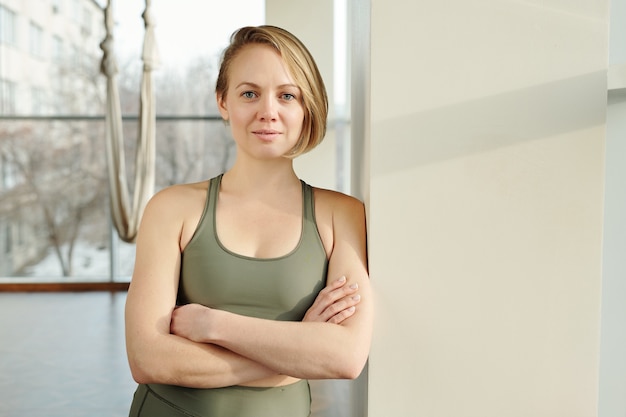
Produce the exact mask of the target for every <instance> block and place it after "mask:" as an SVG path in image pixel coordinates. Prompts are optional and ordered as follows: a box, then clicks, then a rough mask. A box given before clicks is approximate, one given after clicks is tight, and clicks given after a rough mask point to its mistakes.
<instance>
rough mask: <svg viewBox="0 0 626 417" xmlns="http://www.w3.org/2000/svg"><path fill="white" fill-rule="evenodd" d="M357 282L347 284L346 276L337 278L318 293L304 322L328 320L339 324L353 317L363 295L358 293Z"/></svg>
mask: <svg viewBox="0 0 626 417" xmlns="http://www.w3.org/2000/svg"><path fill="white" fill-rule="evenodd" d="M358 289H359V287H358V285H357V284H352V285H346V277H341V278H339V279H338V280H335V281H334V282H332V283H331V284H330V285H328V286H327V287H326V288H324V289H323V290H322V291H320V293H319V294H318V295H317V298H316V299H315V301H314V302H313V305H312V306H311V307H310V308H309V309H308V310H307V312H306V314H305V315H304V318H303V319H302V321H303V322H305V321H308V322H328V323H334V324H339V323H341V322H343V321H344V320H346V319H347V318H348V317H351V316H352V315H353V314H354V312H355V311H356V305H357V304H358V303H359V301H361V296H360V295H359V294H356V292H357V291H358Z"/></svg>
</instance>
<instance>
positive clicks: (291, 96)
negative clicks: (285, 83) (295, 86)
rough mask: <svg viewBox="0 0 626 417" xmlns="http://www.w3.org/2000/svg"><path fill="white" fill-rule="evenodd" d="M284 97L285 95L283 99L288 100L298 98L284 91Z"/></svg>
mask: <svg viewBox="0 0 626 417" xmlns="http://www.w3.org/2000/svg"><path fill="white" fill-rule="evenodd" d="M282 97H283V100H287V101H291V100H295V99H296V96H294V95H293V94H289V93H284V94H283V95H282Z"/></svg>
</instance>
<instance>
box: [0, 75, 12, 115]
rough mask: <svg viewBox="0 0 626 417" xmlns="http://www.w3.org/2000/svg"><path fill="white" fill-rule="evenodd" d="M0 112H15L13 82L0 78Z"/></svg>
mask: <svg viewBox="0 0 626 417" xmlns="http://www.w3.org/2000/svg"><path fill="white" fill-rule="evenodd" d="M0 114H15V83H14V82H11V81H7V80H0Z"/></svg>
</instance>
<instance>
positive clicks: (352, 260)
mask: <svg viewBox="0 0 626 417" xmlns="http://www.w3.org/2000/svg"><path fill="white" fill-rule="evenodd" d="M216 97H217V104H218V108H219V111H220V114H221V115H222V117H223V119H224V120H225V121H226V122H227V123H228V124H229V125H230V128H231V130H232V136H233V138H234V140H235V143H236V148H237V156H236V160H235V163H234V164H233V167H232V168H231V169H230V170H228V171H227V172H225V173H224V174H222V175H220V176H218V177H216V178H213V179H211V180H209V181H204V182H200V183H196V184H185V185H177V186H173V187H169V188H167V189H165V190H163V191H161V192H159V193H157V194H156V195H155V196H154V197H153V198H152V200H151V201H150V203H149V204H148V206H147V208H146V210H145V213H144V217H143V220H142V224H141V227H140V231H139V235H138V239H137V255H136V262H135V270H134V273H133V278H132V281H131V285H130V288H129V292H128V299H127V304H126V339H127V340H126V344H127V351H128V358H129V363H130V367H131V371H132V375H133V377H134V379H135V380H136V381H137V382H138V383H139V387H138V389H137V391H136V393H135V397H134V401H133V404H132V406H131V412H130V415H131V416H151V417H159V416H170V417H171V416H197V417H205V416H207V417H209V416H210V417H214V416H219V417H229V416H232V417H235V416H236V417H252V416H254V417H274V416H276V417H277V416H281V417H284V416H290V417H297V416H308V415H309V414H310V403H311V398H310V392H309V386H308V383H307V381H306V380H307V379H329V378H348V379H351V378H356V377H357V376H358V375H359V374H360V372H361V370H362V369H363V366H364V364H365V362H366V360H367V356H368V353H369V347H370V339H371V331H372V314H373V312H372V296H371V290H370V284H369V278H368V273H367V260H366V248H365V246H366V243H365V241H366V237H365V215H364V209H363V205H362V203H361V202H359V201H357V200H355V199H354V198H352V197H349V196H346V195H343V194H340V193H337V192H333V191H329V190H324V189H319V188H313V187H310V186H309V185H307V184H306V183H304V182H303V181H301V180H300V179H298V177H297V176H296V174H295V172H294V169H293V158H295V157H296V156H298V155H300V154H302V153H304V152H307V151H309V150H311V149H313V148H314V147H315V146H316V145H317V144H319V143H320V142H321V140H322V139H323V137H324V135H325V132H326V117H327V111H328V103H327V96H326V91H325V88H324V84H323V81H322V79H321V76H320V74H319V71H318V69H317V66H316V64H315V62H314V60H313V58H312V57H311V55H310V53H309V52H308V51H307V49H306V48H305V46H304V45H303V44H302V43H301V42H300V41H299V40H298V39H297V38H296V37H294V36H293V35H292V34H290V33H289V32H287V31H285V30H283V29H280V28H277V27H272V26H260V27H245V28H242V29H240V30H238V31H237V32H235V33H234V34H233V36H232V38H231V44H230V46H229V47H228V48H227V49H226V51H225V53H224V56H223V59H222V64H221V67H220V73H219V76H218V80H217V86H216Z"/></svg>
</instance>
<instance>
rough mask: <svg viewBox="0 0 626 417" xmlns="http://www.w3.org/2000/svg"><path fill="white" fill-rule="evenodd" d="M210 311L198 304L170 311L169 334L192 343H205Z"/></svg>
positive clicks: (186, 305)
mask: <svg viewBox="0 0 626 417" xmlns="http://www.w3.org/2000/svg"><path fill="white" fill-rule="evenodd" d="M210 313H211V309H210V308H209V307H205V306H203V305H200V304H185V305H183V306H180V307H176V308H175V309H174V311H172V319H171V321H170V333H171V334H175V335H176V336H180V337H184V338H185V339H189V340H191V341H193V342H199V343H206V340H207V337H208V336H207V335H208V330H209V326H210V325H211V323H210V320H209V316H210Z"/></svg>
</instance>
